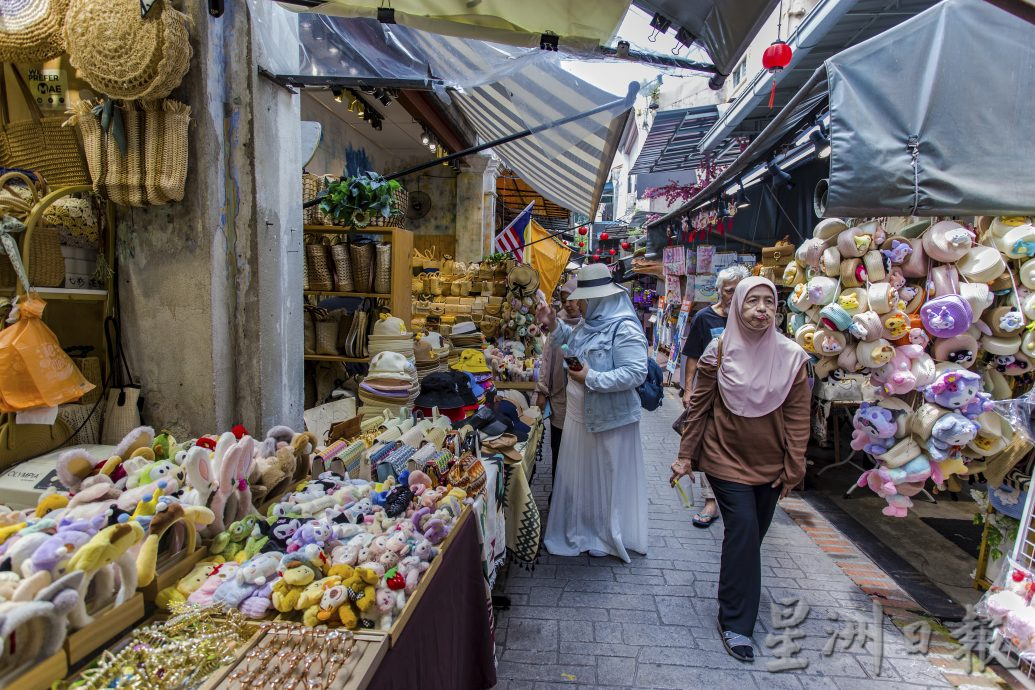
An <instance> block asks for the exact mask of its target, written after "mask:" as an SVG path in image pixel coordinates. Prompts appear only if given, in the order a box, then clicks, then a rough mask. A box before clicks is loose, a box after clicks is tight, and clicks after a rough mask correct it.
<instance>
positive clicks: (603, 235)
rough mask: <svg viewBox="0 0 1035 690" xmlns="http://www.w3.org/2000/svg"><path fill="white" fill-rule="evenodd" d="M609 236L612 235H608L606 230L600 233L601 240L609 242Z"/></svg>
mask: <svg viewBox="0 0 1035 690" xmlns="http://www.w3.org/2000/svg"><path fill="white" fill-rule="evenodd" d="M609 237H610V235H608V234H607V233H606V232H602V233H600V241H601V242H607V238H609Z"/></svg>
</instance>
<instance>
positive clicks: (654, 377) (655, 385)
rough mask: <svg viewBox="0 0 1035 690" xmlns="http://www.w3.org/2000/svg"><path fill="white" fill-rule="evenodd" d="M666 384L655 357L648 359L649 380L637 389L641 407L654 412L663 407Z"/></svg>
mask: <svg viewBox="0 0 1035 690" xmlns="http://www.w3.org/2000/svg"><path fill="white" fill-rule="evenodd" d="M663 382H664V378H663V375H662V373H661V367H659V366H658V363H657V362H655V361H654V358H653V357H648V358H647V378H646V380H645V381H644V382H643V383H641V384H640V385H639V386H637V387H636V393H637V394H638V395H639V396H640V407H642V408H643V409H645V410H647V411H648V412H653V411H654V410H656V409H658V408H659V407H661V404H662V402H663V401H664V397H665V391H664V388H662V384H663Z"/></svg>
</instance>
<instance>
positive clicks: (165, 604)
mask: <svg viewBox="0 0 1035 690" xmlns="http://www.w3.org/2000/svg"><path fill="white" fill-rule="evenodd" d="M223 562H225V559H224V558H223V557H222V556H216V557H215V558H212V559H209V560H205V561H201V562H200V563H198V564H197V565H195V566H194V570H191V571H190V572H189V573H187V574H186V575H184V576H183V577H181V578H180V581H179V582H177V583H176V584H175V585H174V586H172V587H166V588H165V589H163V590H162V591H160V592H159V593H158V596H157V597H155V606H157V607H158V608H160V609H162V610H163V611H169V610H170V609H172V607H173V606H174V605H176V604H183V603H186V601H187V597H189V596H190V595H191V594H192V593H193V592H194V591H195V590H197V589H198V587H201V585H202V584H204V582H205V580H207V579H208V577H209V575H211V574H212V570H213V569H214V568H215V567H216V566H217V565H219V564H220V563H223Z"/></svg>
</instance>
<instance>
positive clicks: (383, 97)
mask: <svg viewBox="0 0 1035 690" xmlns="http://www.w3.org/2000/svg"><path fill="white" fill-rule="evenodd" d="M374 97H375V98H376V99H377V100H379V101H381V105H383V106H385V107H387V106H389V105H391V104H392V94H391V93H390V92H389V91H388V89H378V90H377V91H375V92H374Z"/></svg>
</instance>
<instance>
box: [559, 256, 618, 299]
mask: <svg viewBox="0 0 1035 690" xmlns="http://www.w3.org/2000/svg"><path fill="white" fill-rule="evenodd" d="M575 284H576V288H575V290H574V291H573V292H572V293H571V294H570V295H568V299H593V298H594V297H608V296H610V295H617V294H619V293H624V292H625V290H624V289H622V287H621V286H619V285H618V284H617V283H615V281H614V277H613V276H612V275H611V269H609V268H608V267H607V266H605V265H604V264H590V265H588V266H583V267H582V268H580V269H579V273H578V276H577V278H576V283H575Z"/></svg>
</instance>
